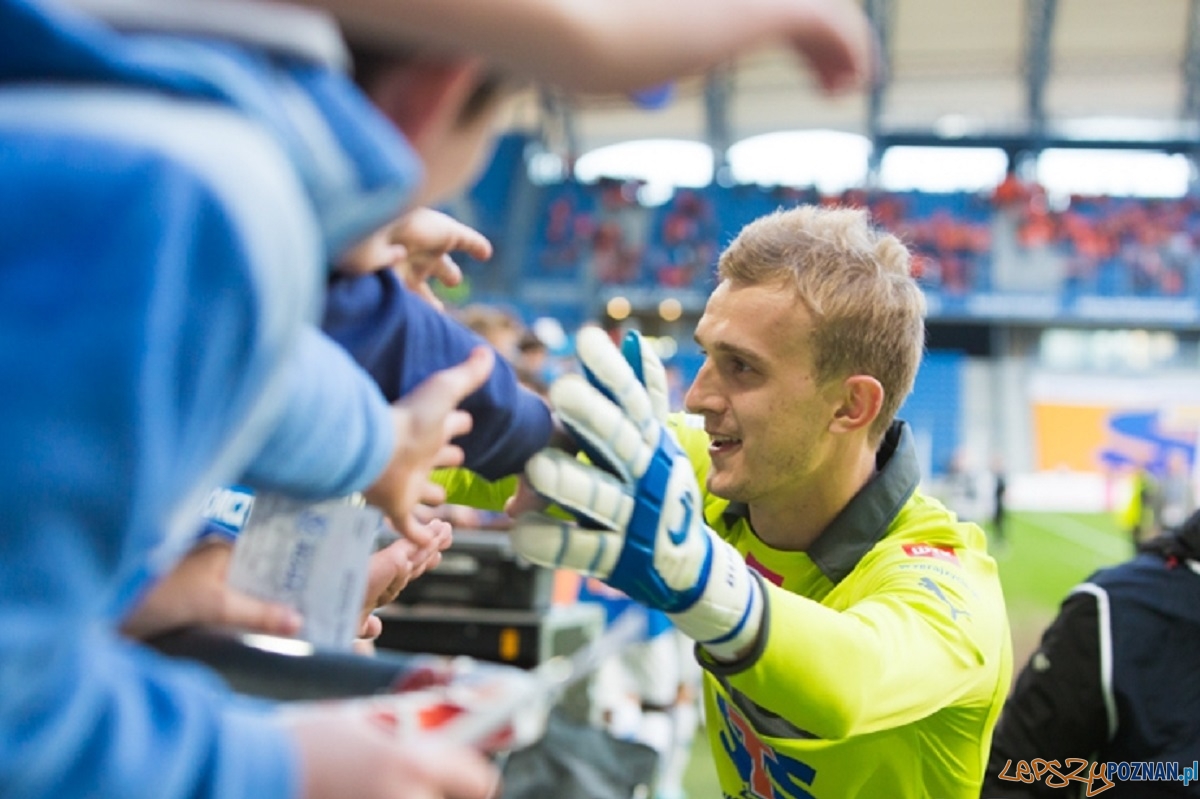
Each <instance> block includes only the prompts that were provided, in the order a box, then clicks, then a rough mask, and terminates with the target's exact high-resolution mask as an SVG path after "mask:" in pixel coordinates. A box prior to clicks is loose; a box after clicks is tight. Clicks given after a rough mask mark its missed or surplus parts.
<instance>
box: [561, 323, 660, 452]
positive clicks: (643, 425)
mask: <svg viewBox="0 0 1200 799" xmlns="http://www.w3.org/2000/svg"><path fill="white" fill-rule="evenodd" d="M575 349H576V351H577V352H578V354H579V360H580V362H581V363H582V364H583V368H584V370H585V372H586V374H587V377H588V380H589V381H590V382H591V383H592V384H593V385H594V386H595V387H596V388H598V389H599V390H600V391H601V392H602V393H604V394H607V395H608V396H609V398H611V399H612V400H613V401H614V402H616V403H617V405H619V406H620V407H621V409H622V410H624V411H625V415H626V416H628V417H629V418H630V419H632V420H633V422H634V424H636V425H637V426H638V429H639V430H641V431H642V437H643V438H644V439H645V441H646V443H648V444H650V445H651V446H653V445H655V444H657V443H658V424H657V422H658V419H657V418H656V417H655V415H654V406H653V404H652V403H651V401H650V395H649V394H648V393H647V392H646V387H645V386H643V385H642V383H641V381H640V380H639V379H638V376H637V374H635V373H634V370H633V367H631V366H630V365H629V362H628V361H626V360H625V356H624V355H622V354H621V351H620V350H619V349H617V347H616V345H614V344H613V343H612V340H611V339H610V338H609V337H608V334H606V333H605V332H604V331H603V330H600V329H599V328H596V327H585V328H584V329H583V330H580V331H579V334H578V335H577V336H576V339H575Z"/></svg>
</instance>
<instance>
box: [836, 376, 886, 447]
mask: <svg viewBox="0 0 1200 799" xmlns="http://www.w3.org/2000/svg"><path fill="white" fill-rule="evenodd" d="M841 389H842V390H841V398H840V402H839V403H838V405H837V407H836V408H835V409H834V413H833V421H832V422H831V424H830V430H831V431H833V432H835V433H836V432H841V433H848V432H851V431H854V430H866V429H868V428H870V426H871V425H872V423H874V421H875V419H876V418H878V417H879V411H880V409H881V408H882V407H883V393H884V392H883V385H882V384H881V383H880V382H879V381H878V380H876V379H875V378H873V377H871V376H870V375H852V376H850V377H848V378H846V379H845V380H844V381H842V386H841Z"/></svg>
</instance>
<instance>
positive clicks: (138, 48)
mask: <svg viewBox="0 0 1200 799" xmlns="http://www.w3.org/2000/svg"><path fill="white" fill-rule="evenodd" d="M86 5H87V7H88V8H89V9H91V12H90V13H88V14H85V13H82V12H78V11H75V10H73V9H72V7H71V5H69V4H67V3H63V2H60V3H50V2H44V3H43V2H39V0H0V92H2V97H0V145H2V146H0V177H2V178H3V179H0V209H3V210H2V211H0V242H2V244H0V253H2V254H3V255H0V307H2V308H3V313H0V342H3V345H2V346H0V364H2V366H3V369H4V373H5V375H6V378H7V379H8V381H9V383H8V385H9V386H10V387H11V388H10V389H9V390H6V392H5V394H4V399H3V411H4V412H3V413H0V445H2V446H3V447H4V448H5V451H6V452H7V453H9V457H8V458H6V460H5V461H4V462H3V463H2V464H0V491H2V492H3V493H2V494H0V501H2V502H3V505H4V507H5V512H6V524H5V531H4V533H3V534H2V535H0V571H2V576H0V669H2V670H3V673H4V680H3V684H4V686H5V690H4V691H3V692H0V728H3V731H4V735H2V736H0V793H2V794H4V795H11V796H20V797H33V798H37V797H51V796H55V797H57V796H77V795H88V796H95V797H122V799H128V798H136V797H142V796H145V797H155V798H156V799H172V797H182V796H189V797H204V796H222V797H250V796H255V797H292V796H303V797H312V798H313V799H317V798H318V797H325V796H340V795H353V796H357V797H362V799H374V798H375V797H381V798H382V797H397V798H399V797H415V796H450V797H462V798H463V799H468V798H473V797H482V796H484V795H485V794H486V793H488V791H489V790H490V787H491V785H490V783H491V781H492V780H493V778H494V771H492V770H491V769H489V768H488V767H487V765H486V763H484V762H483V761H482V760H481V759H479V758H478V757H475V756H473V754H472V753H471V752H470V751H468V750H465V749H462V748H457V747H453V746H449V745H446V744H437V743H436V742H434V741H411V742H408V743H407V744H406V745H404V746H398V745H396V744H395V743H394V742H392V741H390V740H389V739H387V738H386V737H384V736H383V735H381V734H380V733H379V731H377V730H375V729H374V728H373V727H371V726H370V725H368V724H366V723H365V722H363V721H362V720H359V719H355V718H353V717H347V716H343V715H341V714H339V713H337V712H336V711H332V712H331V711H325V710H314V711H312V712H311V713H310V714H308V715H305V716H293V717H291V718H289V719H288V720H287V721H283V720H281V719H280V718H278V717H277V716H276V715H275V714H274V713H273V712H271V710H270V709H269V708H265V707H263V706H262V705H260V704H258V703H255V702H250V701H246V700H240V699H237V698H235V697H232V696H230V695H229V694H228V693H227V692H226V691H225V690H224V688H223V687H222V686H220V685H219V684H218V683H217V682H216V681H215V680H214V679H213V678H212V677H211V676H210V675H208V674H207V673H206V672H204V671H203V670H200V669H196V668H188V667H186V666H183V665H180V664H176V663H167V662H164V661H163V660H161V659H159V658H157V657H156V656H154V655H153V654H152V653H149V652H147V651H145V650H144V649H142V648H141V647H139V646H137V645H136V644H133V643H131V642H129V641H128V640H125V639H122V638H121V637H119V636H118V635H117V633H116V628H117V624H118V622H119V621H120V620H122V619H124V618H127V616H128V613H129V611H130V609H131V608H132V607H133V606H134V604H135V603H136V600H137V599H138V597H140V596H142V595H143V594H144V592H145V590H146V588H147V587H148V586H149V585H151V584H152V581H153V580H154V578H155V576H156V575H158V574H161V573H163V572H164V571H165V570H167V569H168V568H169V567H170V566H171V565H172V564H174V563H175V562H176V561H177V559H178V557H179V556H180V553H182V552H184V551H186V549H187V547H188V546H189V544H190V540H191V536H192V533H193V518H194V510H195V509H196V508H198V507H199V506H200V504H201V500H202V498H203V496H204V495H206V494H207V492H208V491H209V489H210V487H211V486H212V485H214V484H221V483H225V482H230V481H233V480H235V479H239V478H240V479H243V480H245V481H247V482H249V483H251V484H253V485H256V486H260V487H266V488H271V489H276V490H284V491H288V492H290V493H295V494H300V495H307V496H313V497H319V496H329V495H338V494H345V493H350V492H352V491H356V490H363V489H365V490H366V493H367V495H368V496H369V497H370V498H371V499H372V501H374V502H376V503H377V504H379V505H380V506H381V507H383V508H384V509H385V510H386V511H387V512H388V513H389V515H391V516H392V517H393V519H394V520H395V521H397V524H398V526H402V527H403V526H405V525H406V524H407V518H406V517H407V513H408V508H409V507H410V506H411V503H412V502H413V501H414V500H415V499H416V498H419V497H420V496H421V494H422V492H423V491H424V490H425V481H424V472H425V470H426V467H427V466H428V465H430V464H431V463H435V462H445V461H447V460H452V459H453V458H454V457H456V456H455V455H454V451H453V450H448V448H447V447H446V446H444V439H445V438H446V437H448V436H451V435H459V434H461V433H463V432H465V421H464V417H463V416H461V415H459V414H456V413H454V412H453V411H452V408H453V406H454V405H455V404H456V402H457V399H458V397H459V396H462V395H465V394H467V393H468V392H469V391H470V390H471V388H472V387H473V386H474V385H476V384H478V383H479V382H481V381H482V380H483V379H484V377H483V375H484V374H485V373H486V371H487V368H488V367H489V365H490V361H489V359H488V356H486V355H479V356H475V357H474V358H473V359H472V360H470V361H469V362H468V363H467V364H466V365H464V366H463V367H462V368H461V369H458V370H455V371H452V372H450V373H448V374H440V375H436V376H434V377H432V378H430V380H432V381H433V382H428V381H425V382H422V380H419V379H418V380H416V382H415V384H414V385H408V386H405V385H404V383H403V381H404V379H405V378H404V376H403V374H402V375H401V378H400V380H401V383H400V386H399V390H400V393H401V394H402V395H404V396H405V397H406V398H407V399H408V400H409V403H408V404H407V405H401V406H395V405H389V404H388V403H387V401H386V400H385V399H384V397H383V396H382V393H381V392H380V391H379V388H378V386H377V384H376V381H372V380H370V379H369V378H368V377H367V375H366V374H364V373H363V371H362V370H361V369H360V368H359V367H358V366H357V365H355V364H354V363H353V362H352V361H351V360H350V359H349V358H348V357H346V354H345V351H344V350H343V349H341V348H340V347H339V346H338V345H337V344H335V343H334V342H333V341H332V340H331V339H330V338H329V337H328V336H326V335H324V334H322V333H321V332H320V330H319V329H318V326H317V324H316V321H317V313H318V309H319V307H320V305H321V300H322V289H323V283H324V282H325V280H326V278H327V274H326V270H325V265H326V264H329V263H332V262H335V261H336V260H337V259H338V258H339V257H340V256H341V255H342V254H343V253H344V252H346V251H347V249H348V248H349V247H350V246H352V245H353V244H355V243H357V242H359V241H361V240H362V239H363V238H364V237H365V236H366V235H367V234H368V233H369V232H371V231H373V230H377V229H379V228H380V227H382V226H384V225H385V224H386V223H387V221H388V220H389V219H391V218H393V217H394V216H395V215H396V214H397V213H398V212H399V211H400V209H401V208H403V207H405V206H406V205H408V204H411V203H413V202H414V201H415V202H422V201H424V200H425V198H424V197H423V196H422V195H421V194H420V189H419V187H421V186H424V190H425V191H427V192H431V193H432V192H434V191H437V190H439V184H438V183H436V182H435V181H434V180H432V179H430V180H423V179H422V177H421V173H422V166H421V164H420V157H419V155H418V153H417V152H415V151H414V148H413V147H411V146H409V145H408V144H407V143H406V142H405V141H404V140H402V139H401V138H400V137H398V136H397V135H396V134H395V131H394V130H393V129H392V128H391V127H390V126H389V125H387V123H386V122H385V121H384V120H383V119H382V118H381V117H379V116H378V115H377V114H376V113H375V112H373V111H372V109H371V108H370V107H369V105H368V103H366V102H365V100H364V98H363V97H362V96H361V94H360V93H358V92H357V91H355V90H354V89H353V87H351V85H350V83H349V81H348V80H347V79H346V77H345V75H344V73H343V72H342V70H341V66H340V64H341V62H340V58H341V55H340V54H341V45H340V38H339V36H338V32H337V31H336V29H333V28H332V27H331V26H330V25H329V24H328V22H327V20H325V19H324V18H322V17H320V16H314V15H312V14H308V13H302V12H300V11H299V10H297V9H295V8H292V7H288V6H285V5H282V4H277V3H249V2H244V3H243V2H221V3H217V2H210V3H175V4H171V5H169V6H161V5H160V4H158V3H156V2H150V0H144V1H143V0H126V1H125V2H122V3H113V4H106V3H103V2H101V3H96V2H88V3H87V4H86ZM420 5H421V4H420V3H416V2H414V4H413V10H414V12H415V11H418V10H419V8H418V7H419V6H420ZM451 5H453V4H452V3H445V4H442V7H443V8H444V7H448V6H451ZM506 5H507V4H506ZM821 6H822V4H815V5H814V4H813V3H799V2H798V3H797V9H796V11H795V12H794V13H793V14H792V15H791V16H793V17H794V18H795V21H796V24H794V25H793V26H792V27H791V28H790V29H789V32H790V33H791V34H792V36H793V39H794V41H795V42H796V44H797V46H798V47H799V48H800V49H801V50H802V51H804V52H808V53H809V54H810V55H811V54H813V53H815V54H816V56H817V58H818V60H822V58H821V56H822V52H824V56H825V58H824V59H823V60H824V61H826V62H827V63H838V62H840V63H841V64H842V65H843V66H844V64H845V62H846V58H845V57H844V56H845V55H846V54H847V52H848V49H852V48H847V47H845V46H844V45H845V44H846V43H847V41H849V40H850V39H852V38H854V37H852V36H847V35H845V33H846V28H845V26H842V27H840V28H839V27H838V26H836V25H835V26H834V30H832V32H831V29H830V27H829V26H828V25H827V24H825V23H826V17H828V16H830V15H828V14H825V15H823V14H822V13H821ZM832 7H833V6H832V4H830V8H832ZM846 7H847V8H849V4H847V6H846ZM513 9H514V10H519V6H518V5H516V4H515V3H514V5H513ZM727 9H728V12H729V13H730V14H732V16H734V17H746V16H749V15H748V14H747V13H746V11H745V10H744V9H743V8H741V7H735V6H732V5H729V6H727ZM801 9H803V13H800V12H801ZM105 13H108V14H109V16H108V18H107V21H105V20H104V19H103V17H98V16H95V15H96V14H101V15H103V14H105ZM517 16H519V15H517ZM395 17H396V18H395V19H393V20H391V21H390V22H391V23H392V24H395V23H399V24H400V27H401V28H403V27H404V24H403V22H401V21H400V18H401V17H403V15H402V14H397V15H395ZM839 19H840V20H841V21H842V22H843V23H844V22H846V21H847V20H851V22H853V20H855V19H857V17H853V16H852V15H849V14H842V15H841V17H840V18H839ZM449 22H450V24H447V25H445V26H444V27H443V32H446V31H453V27H454V25H457V24H461V25H465V26H466V27H468V28H469V27H472V26H474V24H475V22H476V20H475V19H473V18H464V17H459V18H458V19H457V20H454V21H449ZM801 23H803V24H801ZM761 27H762V26H759V29H757V30H756V32H755V35H756V36H758V37H759V38H761V36H762V35H765V34H763V33H762V31H761ZM392 30H395V28H394V27H393V28H392ZM410 30H411V31H414V32H416V33H417V34H418V35H420V36H421V37H425V36H427V35H429V34H427V32H426V31H425V30H424V29H423V28H422V24H421V20H420V17H419V15H416V16H414V18H413V25H412V26H411V28H410ZM510 37H511V39H510V41H512V42H515V41H516V39H517V37H515V36H512V35H511V33H510V32H506V30H505V29H504V28H497V29H495V30H493V31H491V32H489V33H488V38H494V39H496V40H497V41H499V40H503V39H506V38H510ZM431 41H435V40H431ZM442 41H444V40H442ZM457 41H458V42H459V43H460V44H463V43H465V44H466V46H467V49H471V48H472V47H473V42H472V39H471V37H470V36H469V35H463V36H460V37H459V39H458V40H457ZM747 41H748V39H747V37H746V36H742V35H740V34H739V37H734V39H733V40H731V41H729V42H726V43H725V44H722V46H721V47H720V48H718V49H720V50H721V52H720V56H721V57H725V56H726V55H728V54H729V53H730V52H731V51H732V49H736V47H740V46H741V45H743V44H745V43H746V42H747ZM694 44H695V43H693V44H692V45H689V46H693V45H694ZM546 46H550V45H549V43H547V44H546ZM519 47H520V48H524V47H525V45H524V44H520V45H519ZM658 47H659V43H658V42H655V43H654V44H653V49H658ZM500 49H503V48H500ZM709 49H710V50H711V49H712V48H709ZM648 52H651V50H648ZM863 52H865V48H863V49H862V50H860V51H859V56H862V53H863ZM618 60H619V61H626V62H627V61H629V60H628V59H626V58H624V56H623V55H622V57H620V58H618ZM650 60H651V61H653V59H650ZM851 60H853V58H851ZM861 60H862V59H861V58H860V62H861ZM692 63H694V62H688V65H689V66H690V65H691V64H692ZM430 65H431V66H433V65H434V62H433V61H432V60H431V61H430ZM860 65H861V63H860ZM442 66H443V67H444V68H445V72H444V74H443V75H442V76H441V79H440V80H438V76H437V75H436V74H433V73H431V74H430V75H429V78H428V81H424V80H423V81H421V82H418V83H414V84H412V85H411V87H410V89H411V90H412V91H413V92H419V91H421V90H422V89H425V88H430V87H434V88H439V87H440V91H442V92H443V93H445V94H446V96H452V97H457V98H459V99H460V100H461V101H463V102H465V101H467V100H468V99H470V98H471V97H472V96H474V95H475V94H476V90H477V89H479V88H480V87H481V86H482V84H483V83H485V82H486V75H485V74H484V73H483V72H482V70H480V69H479V66H478V65H477V64H476V63H475V62H470V63H467V62H462V61H461V59H460V60H455V59H445V58H443V59H442ZM679 66H680V65H679V64H677V63H670V64H668V66H667V68H668V71H676V70H677V68H678V67H679ZM661 68H662V65H661V64H646V63H643V64H638V65H636V66H633V67H632V70H631V69H626V70H625V73H624V74H625V75H626V76H627V77H628V76H630V75H632V72H634V71H637V70H642V71H644V72H645V73H646V74H647V75H653V77H654V78H655V79H656V78H658V77H659V74H658V72H657V71H656V70H661ZM821 74H822V76H823V78H824V79H825V81H826V83H827V85H828V84H829V83H830V81H831V80H837V76H838V75H842V76H845V75H846V74H847V73H846V70H845V69H843V68H841V67H835V68H833V69H830V70H823V71H822V73H821ZM646 82H650V81H646ZM432 107H433V108H435V109H440V110H445V111H446V112H447V113H446V115H445V116H437V117H436V119H439V120H457V119H458V118H459V117H458V115H457V113H456V112H453V108H452V106H445V105H442V104H440V103H434V104H433V106H432ZM431 118H434V117H431ZM479 133H480V134H481V136H480V139H482V138H486V135H485V134H486V131H485V130H483V129H481V130H479ZM430 136H432V138H431V139H429V140H430V141H434V140H436V139H437V137H436V136H433V134H432V133H431V134H430ZM419 139H420V137H418V136H416V135H415V134H414V142H416V141H419ZM455 141H459V140H455ZM472 141H474V139H472ZM463 143H464V144H465V143H466V141H463ZM460 162H461V159H460V160H458V161H455V160H452V161H451V162H450V165H451V166H453V165H455V164H457V163H460ZM450 177H451V179H452V178H453V175H452V174H450ZM445 185H448V184H444V185H443V186H442V189H444V187H445ZM430 196H432V194H431V195H430ZM384 290H386V285H384V286H383V288H381V289H380V291H384ZM400 296H402V297H407V295H405V294H401V295H400ZM368 301H369V302H368V305H372V304H374V303H375V299H374V298H373V297H368ZM414 307H416V306H414ZM415 313H416V312H414V314H415ZM411 323H412V320H411V319H408V318H407V317H406V321H405V324H406V325H411ZM430 329H431V330H432V331H434V332H435V333H436V332H437V331H438V330H439V328H438V327H437V326H436V325H434V324H433V323H430ZM453 338H454V340H455V342H460V340H459V339H458V338H457V337H456V336H454V337H453ZM452 351H453V348H451V347H446V348H444V349H443V350H442V353H443V355H445V354H446V353H449V352H452ZM414 368H415V367H414ZM414 373H416V374H419V373H420V370H415V372H414ZM425 376H426V377H427V376H428V373H426V375H425ZM415 385H420V386H421V388H419V389H416V388H414V386H415ZM414 392H415V393H414ZM485 443H486V442H485ZM463 454H464V456H468V455H469V454H470V453H469V452H468V451H467V444H466V443H465V442H464V443H463ZM486 454H487V453H486V451H485V456H486ZM493 454H494V456H495V457H496V458H497V462H499V460H500V459H501V456H502V455H504V453H493ZM411 532H412V533H413V535H414V537H415V538H417V539H420V538H421V537H422V534H421V531H420V530H419V529H414V530H412V531H411ZM425 538H426V539H427V538H428V535H427V534H426V535H425Z"/></svg>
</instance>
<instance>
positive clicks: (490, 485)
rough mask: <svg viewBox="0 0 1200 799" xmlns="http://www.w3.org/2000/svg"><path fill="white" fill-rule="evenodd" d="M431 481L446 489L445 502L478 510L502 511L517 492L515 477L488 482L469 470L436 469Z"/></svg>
mask: <svg viewBox="0 0 1200 799" xmlns="http://www.w3.org/2000/svg"><path fill="white" fill-rule="evenodd" d="M432 480H433V482H435V483H437V484H438V485H440V486H442V487H443V488H445V489H446V502H448V503H450V504H452V505H466V506H467V507H471V508H478V509H479V510H493V511H501V510H504V503H505V502H507V501H508V498H509V497H511V496H512V495H513V492H514V491H516V490H517V478H516V477H506V478H502V479H500V480H488V479H486V478H484V477H481V476H480V475H478V474H475V473H474V472H472V471H471V470H469V469H436V470H435V471H434V472H433V475H432Z"/></svg>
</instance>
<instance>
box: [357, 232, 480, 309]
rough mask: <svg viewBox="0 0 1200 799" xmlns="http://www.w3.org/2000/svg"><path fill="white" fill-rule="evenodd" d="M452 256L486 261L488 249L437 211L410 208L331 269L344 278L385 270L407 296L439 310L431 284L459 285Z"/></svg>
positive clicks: (459, 274) (477, 236)
mask: <svg viewBox="0 0 1200 799" xmlns="http://www.w3.org/2000/svg"><path fill="white" fill-rule="evenodd" d="M456 252H461V253H466V254H467V255H469V256H471V257H472V258H475V259H477V260H480V261H486V260H488V259H489V258H491V257H492V243H491V242H490V241H488V240H487V237H486V236H484V235H483V234H482V233H480V232H479V231H478V230H475V229H474V228H473V227H471V226H470V225H466V224H464V223H462V222H459V221H458V220H457V219H454V218H453V217H450V216H447V215H446V214H443V213H442V212H441V211H435V210H433V209H432V208H414V209H413V210H411V211H409V212H408V213H406V214H404V216H402V217H400V218H399V219H397V220H396V221H395V222H393V223H391V224H390V225H388V226H387V227H385V228H383V229H382V230H380V231H378V232H377V233H375V234H374V235H373V236H371V237H370V238H369V239H367V240H366V241H364V242H362V243H361V244H359V245H358V246H357V247H355V248H354V249H352V250H351V251H350V252H349V253H347V254H346V255H344V256H343V257H342V258H341V259H340V260H339V261H338V265H337V269H338V271H339V272H343V273H345V274H365V273H367V272H374V271H376V270H379V269H391V270H393V271H395V272H396V274H397V275H399V276H400V279H401V281H403V283H404V285H405V286H406V287H408V289H409V290H410V291H412V292H414V293H415V294H417V295H419V296H420V297H421V298H422V299H424V300H425V301H426V302H428V303H429V304H430V305H432V306H434V307H435V308H437V309H438V310H442V309H443V305H442V301H441V300H440V299H438V297H437V295H436V294H435V293H434V291H433V286H432V285H431V281H434V280H436V281H438V282H439V283H441V284H442V285H445V286H457V285H458V284H459V283H461V282H462V277H463V276H462V269H460V268H459V266H458V264H457V263H455V261H454V258H453V257H452V255H451V254H452V253H456Z"/></svg>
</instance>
